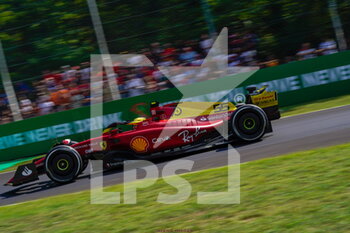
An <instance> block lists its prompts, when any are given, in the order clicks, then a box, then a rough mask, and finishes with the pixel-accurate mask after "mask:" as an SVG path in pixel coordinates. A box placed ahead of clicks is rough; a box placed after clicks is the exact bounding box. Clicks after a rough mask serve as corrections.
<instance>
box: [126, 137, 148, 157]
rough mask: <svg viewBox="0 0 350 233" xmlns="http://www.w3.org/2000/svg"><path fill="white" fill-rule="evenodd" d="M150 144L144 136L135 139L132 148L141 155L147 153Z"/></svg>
mask: <svg viewBox="0 0 350 233" xmlns="http://www.w3.org/2000/svg"><path fill="white" fill-rule="evenodd" d="M148 146H149V143H148V140H147V139H146V138H144V137H142V136H137V137H134V138H133V139H132V140H131V142H130V147H131V148H132V149H133V150H134V151H135V152H139V153H143V152H147V149H148Z"/></svg>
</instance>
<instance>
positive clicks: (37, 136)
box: [0, 51, 350, 161]
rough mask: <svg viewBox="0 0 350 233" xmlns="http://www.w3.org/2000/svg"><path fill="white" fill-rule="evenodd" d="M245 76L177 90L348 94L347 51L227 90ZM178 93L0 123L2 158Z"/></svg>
mask: <svg viewBox="0 0 350 233" xmlns="http://www.w3.org/2000/svg"><path fill="white" fill-rule="evenodd" d="M244 75H247V74H238V75H234V76H228V77H224V78H221V79H218V80H211V81H206V82H202V83H195V84H192V85H188V86H184V87H182V88H181V91H182V92H186V93H190V94H187V96H189V99H186V100H191V99H192V100H194V101H212V100H217V99H218V98H219V96H220V95H222V93H226V92H228V95H227V99H228V100H230V101H234V100H235V99H237V97H242V96H243V95H242V94H245V93H246V91H245V87H247V86H249V85H257V86H261V85H264V84H268V85H269V87H270V89H274V90H277V91H278V92H279V101H280V105H281V106H288V105H295V104H300V103H304V102H309V101H313V100H318V99H323V98H328V97H335V96H339V95H344V94H348V93H350V51H345V52H342V53H338V54H333V55H328V56H322V57H319V58H315V59H310V60H306V61H298V62H292V63H289V64H284V65H280V66H277V67H271V68H267V69H263V70H259V71H257V72H255V73H254V74H252V75H251V76H250V77H249V79H247V80H246V81H244V82H243V83H241V84H240V85H239V86H238V88H235V89H233V90H231V89H230V88H229V87H230V86H231V87H233V86H235V85H236V83H237V82H238V81H239V80H240V78H242V77H243V76H244ZM181 98H182V94H181V92H180V91H179V90H177V89H175V88H173V89H169V90H165V91H159V92H156V93H151V94H147V95H143V96H136V97H132V98H127V99H122V100H117V101H112V102H108V103H105V104H104V106H103V107H104V115H103V117H97V118H93V119H90V117H89V116H90V108H89V107H83V108H79V109H73V110H68V111H64V112H58V113H54V114H49V115H45V116H39V117H35V118H31V119H27V120H23V121H19V122H12V123H9V124H5V125H0V161H6V160H13V159H18V158H22V157H26V156H32V155H36V154H41V153H45V152H46V151H47V150H48V149H49V148H50V147H51V146H52V145H53V144H54V143H55V142H57V141H61V140H62V139H64V138H72V139H73V140H77V141H80V140H84V139H87V138H89V135H90V133H89V130H90V123H91V124H93V125H94V126H95V128H96V129H97V128H102V127H105V126H107V125H108V124H110V123H111V122H114V121H118V120H127V119H129V120H130V119H133V118H135V117H137V116H139V115H143V114H147V113H148V111H149V103H150V102H151V101H154V100H157V101H159V102H161V103H165V102H171V101H177V100H180V99H181Z"/></svg>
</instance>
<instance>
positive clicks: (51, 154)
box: [45, 145, 83, 183]
mask: <svg viewBox="0 0 350 233" xmlns="http://www.w3.org/2000/svg"><path fill="white" fill-rule="evenodd" d="M58 151H63V152H65V153H66V154H69V156H70V157H71V158H72V159H73V160H75V162H76V163H77V164H78V166H77V169H75V171H74V174H73V175H72V176H71V177H70V178H66V179H60V178H58V177H57V176H56V175H55V174H53V172H52V169H51V168H50V161H51V160H52V159H54V156H55V154H56V153H57V152H58ZM82 168H83V160H82V158H81V156H80V154H79V153H78V152H77V151H76V150H75V149H74V148H72V147H70V146H66V145H59V146H56V147H54V148H52V149H51V150H50V151H49V153H48V154H47V156H46V158H45V170H46V174H47V176H48V177H49V178H50V179H51V180H53V181H55V182H57V183H68V182H71V181H73V180H74V179H75V178H76V177H77V176H78V175H79V174H80V171H81V170H82Z"/></svg>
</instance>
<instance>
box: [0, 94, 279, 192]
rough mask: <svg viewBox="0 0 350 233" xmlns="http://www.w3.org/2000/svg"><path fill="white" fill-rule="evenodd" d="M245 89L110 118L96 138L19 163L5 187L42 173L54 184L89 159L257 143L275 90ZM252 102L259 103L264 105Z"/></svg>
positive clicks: (112, 163) (118, 159) (110, 164)
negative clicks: (243, 99)
mask: <svg viewBox="0 0 350 233" xmlns="http://www.w3.org/2000/svg"><path fill="white" fill-rule="evenodd" d="M250 92H251V93H250V94H248V97H249V98H248V100H247V101H248V102H249V104H245V103H243V104H237V105H234V104H233V103H231V102H180V103H170V104H166V105H163V106H160V105H159V103H158V102H153V103H151V106H150V111H151V112H150V117H148V118H144V117H138V118H136V119H135V120H133V121H130V122H115V123H113V124H111V125H109V126H108V127H107V128H106V129H105V130H104V131H103V134H102V135H101V136H99V137H96V138H91V139H88V140H85V141H82V142H75V141H72V140H70V139H65V140H63V141H62V142H61V143H59V144H56V145H55V146H54V147H53V148H52V149H51V150H50V151H49V152H48V153H47V154H46V156H45V157H43V158H40V159H36V160H34V161H33V162H32V163H30V164H26V165H22V166H19V167H18V169H17V171H16V173H15V175H14V177H13V178H12V179H10V180H9V181H8V182H7V183H6V184H5V185H12V186H17V185H21V184H24V183H28V182H31V181H35V180H38V176H39V175H41V174H47V176H48V177H49V178H50V179H51V180H53V181H54V182H57V183H68V182H72V181H74V180H75V179H76V178H77V177H78V176H79V175H80V174H81V173H82V172H83V171H84V170H85V168H86V167H87V165H88V162H89V160H102V161H103V166H104V169H112V168H116V167H120V166H121V165H122V164H123V162H124V161H126V160H135V159H153V158H159V157H165V156H175V155H179V154H184V153H188V152H194V151H198V150H201V149H206V148H210V147H215V146H218V145H222V144H227V143H232V142H233V141H235V140H239V141H245V142H253V141H257V140H259V139H261V138H262V137H263V136H264V135H265V134H266V133H269V132H272V126H271V122H270V121H271V120H273V119H277V118H279V111H278V106H277V94H276V93H275V92H272V93H269V92H267V91H266V88H265V89H260V90H255V89H254V90H250ZM259 98H260V99H259ZM269 98H270V99H269ZM259 101H260V102H259ZM253 103H255V104H259V103H260V104H262V107H263V108H261V107H259V106H258V105H255V104H253ZM271 103H272V104H275V105H274V106H271ZM269 104H270V105H269ZM203 109H205V110H203ZM271 109H272V110H274V111H272V110H271ZM276 111H277V113H276ZM121 125H131V126H130V127H133V129H131V130H128V131H124V132H123V131H122V130H121V129H120V126H121ZM227 128H228V135H227V136H228V137H223V136H222V134H220V133H219V132H220V131H221V130H223V129H225V130H226V134H227Z"/></svg>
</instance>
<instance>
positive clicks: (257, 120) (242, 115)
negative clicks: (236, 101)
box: [229, 104, 268, 142]
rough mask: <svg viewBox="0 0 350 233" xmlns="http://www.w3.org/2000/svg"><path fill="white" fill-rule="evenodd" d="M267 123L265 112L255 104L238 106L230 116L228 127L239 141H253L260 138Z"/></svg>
mask: <svg viewBox="0 0 350 233" xmlns="http://www.w3.org/2000/svg"><path fill="white" fill-rule="evenodd" d="M267 125H268V119H267V116H266V114H265V112H264V111H263V110H262V109H261V108H260V107H258V106H256V105H251V104H246V105H243V106H241V107H239V108H238V109H237V110H236V111H235V112H234V113H233V114H232V116H231V119H230V121H229V129H230V131H231V132H232V134H233V136H234V137H235V138H237V139H239V140H241V141H245V142H253V141H257V140H259V139H261V138H262V137H263V136H264V134H265V132H266V127H267Z"/></svg>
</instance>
